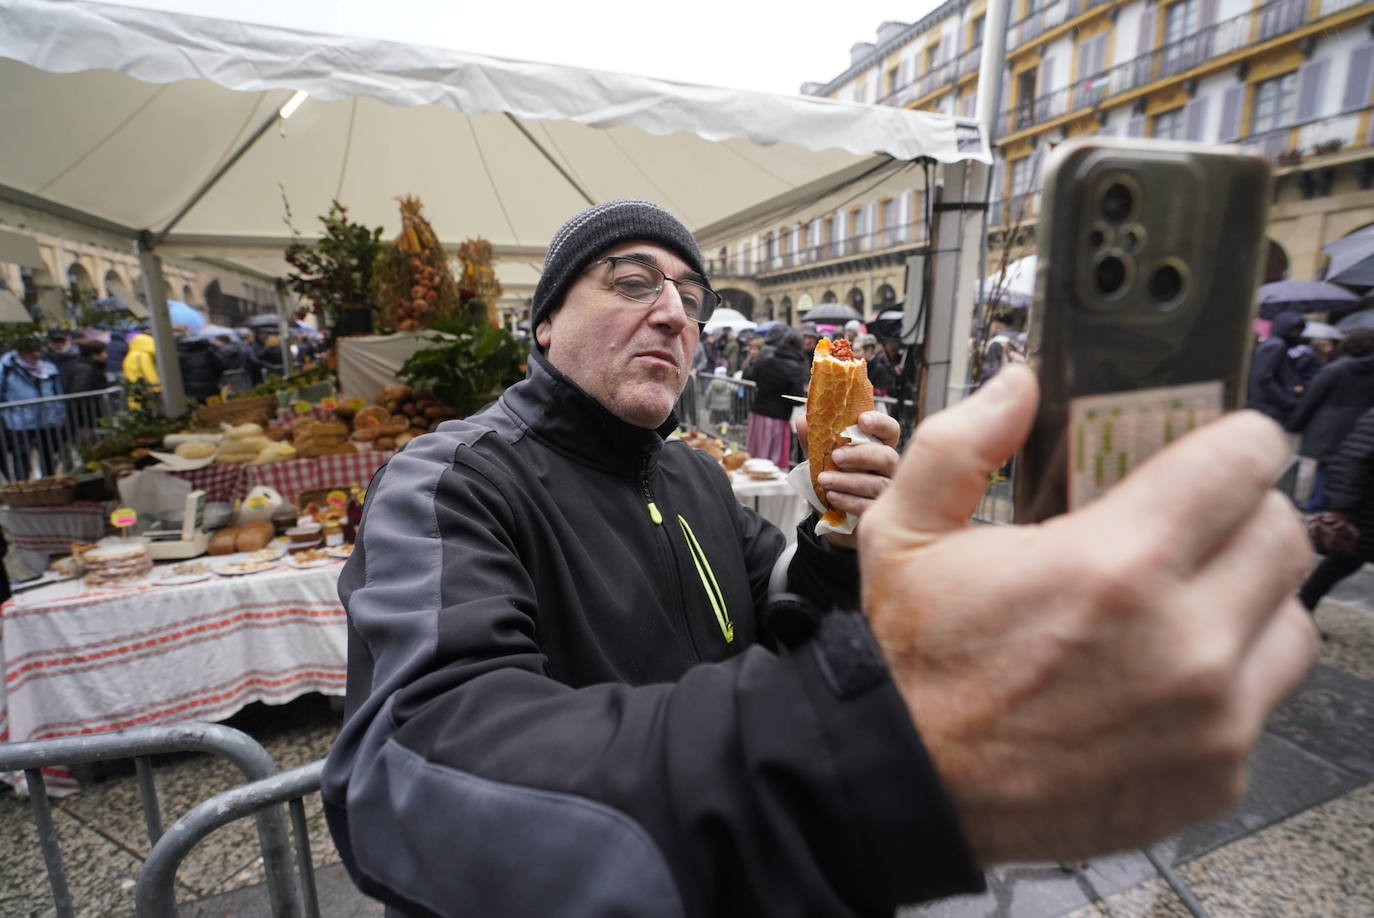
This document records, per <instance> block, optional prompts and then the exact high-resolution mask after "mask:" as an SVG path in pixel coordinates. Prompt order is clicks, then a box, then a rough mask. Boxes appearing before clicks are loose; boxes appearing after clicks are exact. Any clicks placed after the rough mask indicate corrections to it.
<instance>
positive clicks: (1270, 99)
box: [1250, 70, 1298, 134]
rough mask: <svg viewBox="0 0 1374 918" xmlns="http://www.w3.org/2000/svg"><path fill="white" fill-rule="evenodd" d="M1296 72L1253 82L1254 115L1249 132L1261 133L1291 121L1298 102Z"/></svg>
mask: <svg viewBox="0 0 1374 918" xmlns="http://www.w3.org/2000/svg"><path fill="white" fill-rule="evenodd" d="M1297 85H1298V72H1297V71H1296V70H1294V71H1292V72H1291V73H1285V74H1284V75H1283V76H1279V77H1274V78H1273V79H1270V80H1264V81H1263V82H1261V83H1256V84H1255V108H1254V117H1253V118H1252V119H1251V121H1250V133H1251V134H1263V133H1265V132H1267V131H1274V130H1277V129H1279V128H1281V127H1287V126H1288V125H1289V124H1291V123H1292V121H1293V111H1294V109H1295V108H1296V107H1297V104H1298V93H1297Z"/></svg>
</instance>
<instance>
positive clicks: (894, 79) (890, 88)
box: [883, 66, 902, 96]
mask: <svg viewBox="0 0 1374 918" xmlns="http://www.w3.org/2000/svg"><path fill="white" fill-rule="evenodd" d="M901 70H902V68H901V67H900V66H898V67H893V68H892V69H891V70H889V71H888V72H887V92H885V93H883V95H886V96H890V95H892V94H893V93H894V92H896V91H897V85H898V80H899V78H900V76H901Z"/></svg>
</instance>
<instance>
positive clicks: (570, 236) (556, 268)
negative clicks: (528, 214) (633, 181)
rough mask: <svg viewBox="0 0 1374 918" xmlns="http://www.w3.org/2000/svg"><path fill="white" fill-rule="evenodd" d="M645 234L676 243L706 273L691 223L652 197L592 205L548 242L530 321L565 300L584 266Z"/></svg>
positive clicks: (540, 318)
mask: <svg viewBox="0 0 1374 918" xmlns="http://www.w3.org/2000/svg"><path fill="white" fill-rule="evenodd" d="M636 239H642V240H644V241H645V242H656V243H658V244H659V245H662V246H664V247H666V248H669V249H672V250H673V251H674V252H676V253H677V254H678V256H680V257H681V258H682V260H683V261H685V262H687V264H688V266H689V267H691V269H692V270H693V271H696V272H697V273H698V274H700V275H701V276H702V277H705V276H706V269H705V268H703V267H702V264H701V251H700V250H699V249H697V242H696V240H695V239H693V238H692V234H691V233H690V232H688V230H687V227H685V226H683V225H682V223H681V222H680V221H679V220H678V219H677V217H674V216H673V215H672V214H670V213H668V211H666V210H664V209H663V208H662V207H659V206H658V205H657V204H654V203H651V202H649V201H637V200H630V199H622V200H619V201H607V202H606V203H605V204H597V205H595V206H594V207H588V208H587V209H586V210H584V211H582V212H581V213H580V214H577V215H576V216H575V217H573V218H572V219H571V220H569V221H568V222H567V223H564V224H563V226H562V228H561V229H559V231H558V232H557V233H554V236H553V241H551V242H550V243H549V251H548V254H546V255H545V256H544V273H543V274H542V275H540V277H539V284H538V285H537V286H536V287H535V288H534V300H533V302H532V304H531V313H530V327H531V329H537V328H539V323H541V322H543V321H544V320H545V319H547V318H548V317H549V314H550V313H552V312H553V311H554V310H555V309H557V308H558V307H559V306H560V305H562V303H563V294H564V293H566V292H567V289H568V287H569V285H571V284H572V282H573V280H574V279H575V278H576V277H577V275H578V274H579V273H581V271H582V269H583V268H585V267H587V265H589V264H591V263H592V262H593V261H595V260H596V257H597V256H598V255H600V254H601V253H602V252H604V251H606V250H607V249H609V248H610V247H611V246H613V245H618V244H619V243H622V242H630V241H631V240H636Z"/></svg>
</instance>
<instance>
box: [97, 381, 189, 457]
mask: <svg viewBox="0 0 1374 918" xmlns="http://www.w3.org/2000/svg"><path fill="white" fill-rule="evenodd" d="M119 386H120V388H121V389H123V390H124V396H125V407H126V408H127V410H124V411H120V412H118V413H116V414H113V415H110V416H108V417H103V418H100V419H99V420H98V421H96V423H97V424H98V425H99V426H100V429H101V432H102V433H101V437H100V439H99V440H95V441H92V442H90V443H87V444H86V445H85V446H84V447H83V448H82V450H81V458H82V459H84V460H86V461H87V462H99V461H100V460H101V459H112V458H114V457H115V456H127V455H129V453H131V452H133V451H134V450H135V449H138V448H139V447H154V446H157V445H158V444H160V443H161V442H162V438H163V437H165V436H167V434H169V433H175V432H176V431H178V430H180V429H182V428H183V427H185V426H186V424H187V423H188V422H189V417H188V416H183V417H180V418H169V417H166V416H165V415H163V413H162V404H161V401H160V400H159V398H158V391H157V388H156V387H155V386H153V385H152V384H151V383H149V382H148V381H147V380H143V379H140V380H136V381H130V380H127V379H123V380H120V382H119Z"/></svg>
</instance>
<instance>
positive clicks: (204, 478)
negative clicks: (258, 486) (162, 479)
mask: <svg viewBox="0 0 1374 918" xmlns="http://www.w3.org/2000/svg"><path fill="white" fill-rule="evenodd" d="M172 474H173V475H176V476H177V477H178V478H184V479H186V480H187V481H189V482H190V483H191V488H192V489H196V488H200V489H201V490H203V491H204V492H205V499H206V500H207V501H211V502H215V501H218V502H221V503H226V504H232V503H233V502H234V501H236V500H239V499H241V498H242V497H243V495H245V494H247V493H248V485H247V481H248V466H246V465H219V464H212V465H207V466H205V468H202V469H195V470H194V471H190V472H172Z"/></svg>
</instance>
